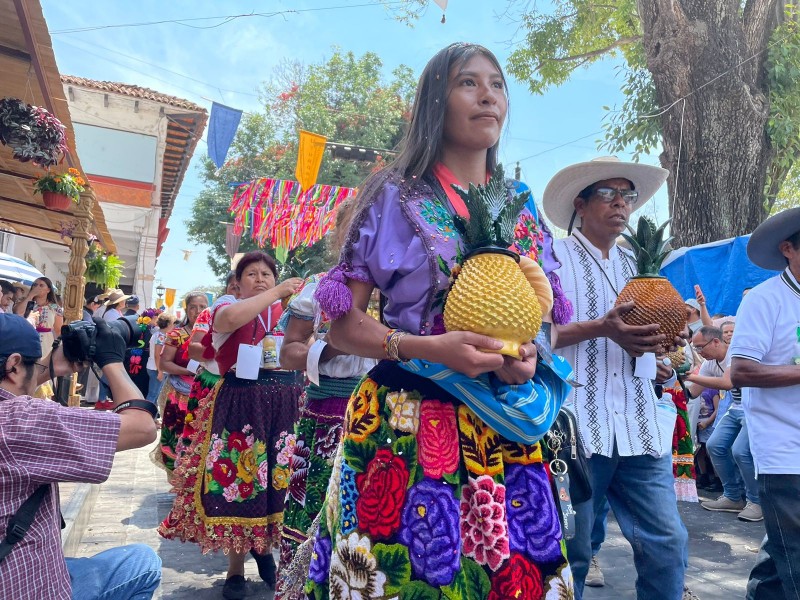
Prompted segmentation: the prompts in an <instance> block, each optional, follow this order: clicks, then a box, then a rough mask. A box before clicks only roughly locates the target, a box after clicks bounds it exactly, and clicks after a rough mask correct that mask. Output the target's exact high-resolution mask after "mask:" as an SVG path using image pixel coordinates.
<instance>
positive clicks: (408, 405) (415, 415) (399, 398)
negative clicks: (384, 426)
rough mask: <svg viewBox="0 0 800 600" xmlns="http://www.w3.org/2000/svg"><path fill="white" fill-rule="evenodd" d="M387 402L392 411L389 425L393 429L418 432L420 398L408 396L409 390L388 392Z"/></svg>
mask: <svg viewBox="0 0 800 600" xmlns="http://www.w3.org/2000/svg"><path fill="white" fill-rule="evenodd" d="M386 404H387V406H388V407H389V410H390V411H391V413H392V414H391V416H390V417H389V425H390V426H391V428H392V429H397V430H399V431H405V432H406V433H416V432H417V428H418V427H419V400H416V399H414V398H409V397H408V392H402V391H401V392H390V393H388V394H386Z"/></svg>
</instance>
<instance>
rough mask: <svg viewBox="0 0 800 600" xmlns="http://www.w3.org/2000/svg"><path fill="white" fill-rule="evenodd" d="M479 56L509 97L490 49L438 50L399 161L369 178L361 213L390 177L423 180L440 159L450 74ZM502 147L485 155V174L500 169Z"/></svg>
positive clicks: (425, 77)
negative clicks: (489, 64) (499, 155)
mask: <svg viewBox="0 0 800 600" xmlns="http://www.w3.org/2000/svg"><path fill="white" fill-rule="evenodd" d="M478 55H481V56H484V57H486V58H487V59H488V60H489V61H490V62H491V63H492V64H493V65H494V67H495V68H496V69H497V70H498V72H499V73H500V76H501V77H502V78H503V87H504V88H505V92H506V96H508V86H507V84H506V79H505V75H504V74H503V68H502V67H501V66H500V63H499V62H498V60H497V57H496V56H495V55H494V54H493V53H492V52H491V51H490V50H488V49H487V48H485V47H483V46H480V45H478V44H468V43H464V42H458V43H455V44H450V45H449V46H447V47H446V48H442V49H441V50H439V52H437V53H436V54H435V55H434V56H433V58H431V59H430V60H429V61H428V64H427V65H425V69H423V71H422V75H420V78H419V82H418V83H417V93H416V96H415V97H414V107H413V110H412V113H411V123H409V125H408V129H407V131H406V134H405V135H404V136H403V139H402V140H401V141H400V144H399V149H398V154H397V157H396V158H395V159H394V160H393V161H392V164H391V165H389V166H388V167H386V168H384V169H382V170H380V171H378V172H377V173H375V174H374V175H371V176H370V177H368V178H367V180H366V181H365V182H364V184H363V185H362V186H361V189H360V190H359V195H358V196H359V199H360V200H359V209H362V208H364V207H365V206H366V205H367V204H369V203H370V202H371V201H372V199H373V196H374V193H375V192H376V191H377V189H378V188H379V187H380V186H381V185H383V183H384V182H385V181H386V179H388V178H389V177H390V176H391V175H400V176H401V177H422V176H423V175H425V174H426V173H427V172H428V171H430V170H431V168H433V166H434V165H435V164H436V162H437V161H438V160H439V159H440V158H441V155H442V148H443V136H444V120H445V109H446V106H447V84H448V81H449V79H450V71H452V70H453V69H454V68H457V67H463V66H464V65H465V64H466V63H467V62H468V61H469V60H470V59H471V58H472V57H474V56H478ZM499 145H500V141H499V140H498V141H497V143H495V145H494V146H492V147H491V148H489V151H488V152H487V153H486V170H487V171H488V172H489V173H493V172H494V169H495V167H496V166H497V154H498V151H499ZM358 212H359V213H360V212H361V211H360V210H359V211H358Z"/></svg>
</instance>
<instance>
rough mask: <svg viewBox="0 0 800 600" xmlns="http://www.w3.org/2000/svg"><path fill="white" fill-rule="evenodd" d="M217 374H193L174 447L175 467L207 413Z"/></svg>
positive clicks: (218, 377)
mask: <svg viewBox="0 0 800 600" xmlns="http://www.w3.org/2000/svg"><path fill="white" fill-rule="evenodd" d="M220 378H221V377H220V376H219V375H215V374H214V373H211V372H209V371H205V370H202V371H200V373H198V374H197V375H195V378H194V382H193V383H192V391H191V392H189V400H188V402H187V403H186V415H185V416H184V418H183V431H182V432H181V437H180V439H179V440H178V444H177V447H176V452H175V454H176V457H175V463H176V466H175V469H176V470H177V468H178V467H177V463H179V462H180V461H181V456H182V455H183V454H184V453H185V452H187V451H188V449H189V447H190V446H191V445H192V442H193V441H194V439H195V438H196V437H197V432H198V431H199V430H200V428H201V423H202V421H203V419H204V418H205V417H207V414H208V410H207V409H208V403H209V399H210V396H211V392H212V390H213V389H214V386H216V385H217V382H218V381H219V380H220Z"/></svg>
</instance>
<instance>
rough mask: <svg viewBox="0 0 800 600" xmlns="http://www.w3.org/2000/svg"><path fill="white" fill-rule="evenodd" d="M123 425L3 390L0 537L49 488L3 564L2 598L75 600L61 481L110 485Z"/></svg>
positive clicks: (113, 418) (110, 416) (0, 405)
mask: <svg viewBox="0 0 800 600" xmlns="http://www.w3.org/2000/svg"><path fill="white" fill-rule="evenodd" d="M119 427H120V420H119V416H118V415H115V414H113V413H103V412H92V411H86V410H80V409H77V408H65V407H63V406H61V405H59V404H57V403H55V402H51V401H48V400H39V399H37V398H31V397H30V396H14V395H13V394H11V393H10V392H7V391H6V390H4V389H2V388H0V538H4V537H5V535H6V527H7V525H8V521H9V519H10V518H11V516H12V515H13V514H14V513H16V512H17V509H19V507H20V506H21V505H22V503H23V502H24V501H25V500H26V499H27V498H28V497H29V496H30V495H31V494H33V492H34V491H35V490H36V488H38V487H39V486H40V485H42V484H52V485H51V486H50V491H49V493H47V494H46V495H45V497H44V500H43V501H42V504H41V506H40V507H39V510H38V511H37V513H36V518H35V519H34V521H33V524H32V525H31V528H30V529H29V530H28V533H27V534H26V535H25V537H24V538H23V539H22V541H20V542H19V543H17V544H16V545H15V546H14V549H13V550H12V551H11V553H10V554H9V555H8V556H7V557H6V559H5V560H4V561H3V562H2V563H0V598H36V600H50V599H52V600H63V599H64V598H71V597H72V591H71V586H70V580H69V573H67V566H66V563H65V562H64V554H63V552H62V550H61V518H60V512H59V501H58V485H57V482H59V481H76V482H87V483H101V482H103V481H105V480H106V479H107V478H108V475H109V473H110V472H111V465H112V463H113V461H114V452H115V450H116V445H117V437H118V436H119Z"/></svg>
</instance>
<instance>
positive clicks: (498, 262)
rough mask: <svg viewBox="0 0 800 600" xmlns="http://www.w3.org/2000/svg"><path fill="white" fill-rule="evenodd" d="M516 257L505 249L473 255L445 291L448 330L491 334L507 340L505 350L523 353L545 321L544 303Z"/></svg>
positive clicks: (516, 354) (494, 249) (506, 351)
mask: <svg viewBox="0 0 800 600" xmlns="http://www.w3.org/2000/svg"><path fill="white" fill-rule="evenodd" d="M518 260H519V257H518V256H517V255H516V254H514V253H513V252H511V251H509V250H503V249H501V248H484V249H480V250H476V251H475V252H473V253H472V254H471V255H469V256H468V257H467V258H466V259H465V261H464V264H463V266H462V267H461V272H460V273H459V274H458V277H457V278H456V280H455V282H454V283H453V287H452V288H451V289H450V293H449V294H448V295H447V303H446V304H445V309H444V326H445V329H447V330H448V331H474V332H475V333H482V334H484V335H488V336H491V337H493V338H496V339H498V340H501V341H502V342H503V347H502V349H500V350H499V352H500V353H501V354H506V355H508V356H513V357H515V358H519V347H520V345H521V344H524V343H525V342H529V341H531V340H532V339H533V338H535V337H536V334H537V332H538V331H539V328H540V327H541V326H542V308H541V306H540V305H539V299H538V298H537V296H536V292H535V291H534V289H533V288H532V287H531V285H530V284H529V283H528V280H527V279H526V278H525V275H524V274H523V272H522V269H520V267H519V264H518Z"/></svg>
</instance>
